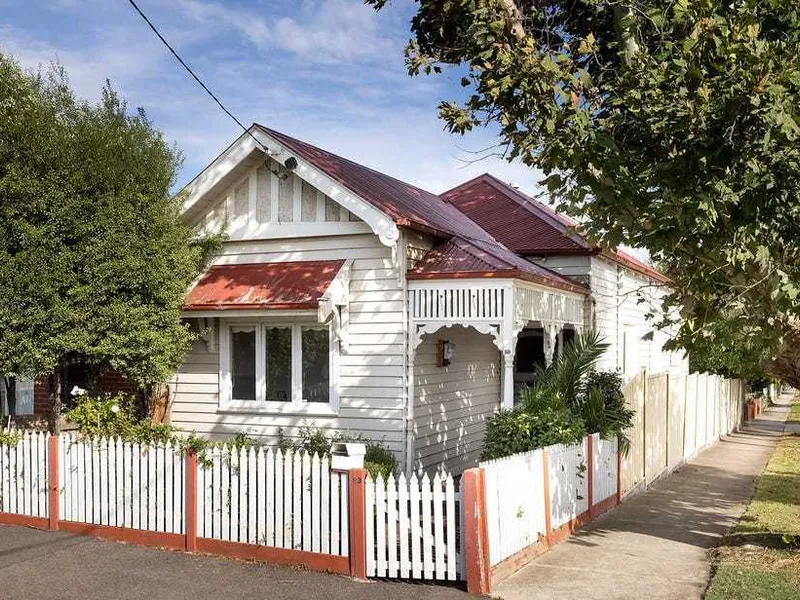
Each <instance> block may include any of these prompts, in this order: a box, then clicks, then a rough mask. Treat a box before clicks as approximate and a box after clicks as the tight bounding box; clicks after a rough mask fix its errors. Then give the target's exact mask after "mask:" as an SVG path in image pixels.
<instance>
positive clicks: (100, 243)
mask: <svg viewBox="0 0 800 600" xmlns="http://www.w3.org/2000/svg"><path fill="white" fill-rule="evenodd" d="M180 161H181V157H180V154H179V153H178V152H177V150H176V149H175V148H173V147H171V146H170V145H169V144H167V143H166V142H165V140H164V139H163V136H162V134H161V132H159V131H158V130H157V129H155V128H154V127H153V125H152V123H151V122H150V121H149V120H148V118H147V116H146V115H145V113H144V112H143V111H142V110H141V109H140V110H139V111H136V112H134V113H133V114H131V113H130V111H129V110H128V107H127V106H126V104H125V103H124V102H123V101H121V100H120V98H119V97H118V96H117V94H116V92H115V91H114V90H113V89H112V87H111V86H110V84H107V85H106V87H105V88H104V89H103V92H102V98H101V99H100V101H99V102H97V103H89V102H85V101H82V100H79V99H77V98H76V97H75V95H74V93H73V92H72V90H71V89H70V87H69V84H68V80H67V77H66V74H65V73H64V71H63V69H61V68H60V67H58V66H53V67H51V68H49V69H47V70H46V71H44V72H40V73H38V74H30V73H25V72H23V71H22V70H21V69H20V68H19V67H18V65H17V64H16V63H15V62H14V61H13V60H12V59H11V58H10V57H8V56H3V55H2V54H0V282H2V284H0V373H3V374H5V375H18V376H26V377H38V376H42V375H45V374H49V373H53V372H54V371H56V370H57V369H58V368H59V367H61V366H64V365H66V364H69V363H71V362H81V363H84V364H86V365H88V366H89V367H90V368H92V369H94V370H95V371H97V372H101V371H102V370H105V369H114V370H116V371H118V372H120V373H122V374H123V375H125V376H126V377H128V378H129V379H130V380H132V381H134V382H135V383H137V384H139V385H146V384H150V383H153V382H158V381H163V380H164V379H165V378H167V377H168V376H169V375H170V374H171V372H172V371H173V370H174V369H175V368H176V366H177V365H178V364H179V363H180V362H181V360H182V359H183V357H184V355H185V352H186V351H187V349H188V348H189V345H190V343H191V341H192V339H193V338H192V333H191V332H190V331H189V329H188V328H187V326H186V325H185V324H183V323H181V321H180V310H181V302H182V299H183V296H184V294H185V291H186V289H187V288H188V286H189V284H190V283H191V282H192V280H193V279H194V278H195V277H196V275H197V274H198V273H199V271H200V270H201V269H202V267H203V264H204V260H205V259H206V257H207V251H208V250H209V248H211V247H212V246H213V245H214V243H215V240H213V239H209V238H205V239H203V240H199V241H198V239H196V236H195V233H194V232H193V231H192V230H191V229H190V228H189V227H188V226H187V225H185V224H184V223H182V222H181V219H180V214H179V211H180V204H181V201H180V199H179V198H174V197H173V196H172V194H171V193H170V188H171V187H172V185H173V184H174V182H175V175H176V169H177V168H178V166H179V164H180Z"/></svg>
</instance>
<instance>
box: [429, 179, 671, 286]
mask: <svg viewBox="0 0 800 600" xmlns="http://www.w3.org/2000/svg"><path fill="white" fill-rule="evenodd" d="M481 183H483V184H486V185H489V186H491V187H492V188H493V189H494V190H496V191H498V192H500V193H501V194H503V196H504V197H505V198H506V199H508V200H509V201H511V202H514V203H515V204H516V205H518V206H520V207H522V208H524V209H526V210H527V211H528V212H529V213H530V214H531V216H532V217H533V218H538V219H539V220H540V221H542V222H543V223H545V224H546V225H549V226H550V227H551V228H552V229H553V230H555V231H557V232H558V233H559V234H561V236H563V238H565V239H566V240H569V241H571V242H573V243H574V244H575V245H576V246H575V247H573V248H567V247H563V245H560V244H559V245H557V246H556V245H551V246H547V245H543V246H542V247H536V246H534V247H529V248H528V247H524V244H522V243H520V242H519V236H517V237H515V238H513V239H512V236H511V235H510V234H509V233H508V231H507V230H505V229H503V230H501V228H500V227H499V226H495V227H493V223H491V222H490V218H489V217H487V218H485V219H483V222H481V219H479V216H480V215H479V214H478V213H477V211H476V210H473V209H472V207H470V206H469V205H468V203H467V202H466V201H465V200H463V195H464V194H466V193H467V191H468V190H469V189H470V188H474V187H475V186H476V185H478V184H481ZM460 196H461V197H462V201H461V202H457V201H456V198H459V197H460ZM442 198H443V199H444V200H445V201H446V202H448V203H450V204H453V205H454V206H456V207H457V208H458V209H459V210H462V211H464V212H465V213H466V214H467V216H469V217H471V218H472V219H473V220H476V221H477V222H478V224H479V225H481V227H483V228H485V229H487V230H488V231H489V233H491V234H492V235H494V236H495V237H497V238H499V241H500V242H501V243H504V244H505V245H507V246H509V244H511V245H510V246H509V247H510V248H511V249H512V250H513V251H514V252H516V253H517V254H520V255H525V254H530V255H536V254H542V255H558V254H564V255H567V254H602V255H603V256H605V257H606V258H608V259H609V260H612V261H614V262H616V263H618V264H621V265H622V266H625V267H627V268H629V269H631V270H633V271H636V272H638V273H641V274H643V275H646V276H648V277H651V278H653V279H655V280H657V281H660V282H662V283H667V282H669V278H668V277H667V276H666V275H664V274H663V273H661V272H659V271H658V270H657V269H656V268H654V267H653V266H651V265H648V264H647V263H645V262H643V261H641V260H639V259H638V258H636V257H634V256H632V255H631V254H629V253H628V252H625V251H624V250H621V249H619V248H616V249H606V248H603V247H601V246H598V245H595V244H592V243H591V242H590V241H589V240H588V239H587V236H586V235H585V234H584V233H581V231H580V229H579V228H580V223H577V222H576V221H574V220H573V219H571V218H569V217H568V216H566V215H563V214H561V213H559V212H558V211H556V210H555V209H553V208H552V207H551V206H549V205H547V204H545V203H544V202H542V201H540V200H538V199H536V198H533V197H531V196H528V195H527V194H525V193H523V192H521V191H520V190H517V189H515V188H514V187H512V186H511V185H509V184H507V183H505V182H503V181H502V180H500V179H499V178H497V177H496V176H494V175H492V174H491V173H483V174H482V175H478V176H477V177H473V178H472V179H470V180H468V181H465V182H464V183H462V184H459V185H457V186H456V187H454V188H452V189H450V190H447V191H446V192H443V193H442ZM470 213H472V214H470ZM550 237H551V238H552V234H551V235H550ZM503 238H505V239H503ZM541 239H546V238H545V236H540V240H541ZM549 241H550V242H552V239H550V240H549ZM513 242H516V243H513Z"/></svg>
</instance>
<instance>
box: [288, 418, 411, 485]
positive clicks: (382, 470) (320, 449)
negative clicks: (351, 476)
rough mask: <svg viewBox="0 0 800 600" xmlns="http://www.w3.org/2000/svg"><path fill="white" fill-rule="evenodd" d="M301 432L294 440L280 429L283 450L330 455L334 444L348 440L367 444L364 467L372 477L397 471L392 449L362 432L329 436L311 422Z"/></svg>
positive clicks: (383, 475)
mask: <svg viewBox="0 0 800 600" xmlns="http://www.w3.org/2000/svg"><path fill="white" fill-rule="evenodd" d="M299 434H300V436H299V437H300V439H299V440H298V441H296V442H293V441H292V440H290V439H289V438H287V437H286V434H285V433H284V431H283V428H281V429H279V430H278V448H279V449H280V450H281V451H282V452H299V451H304V452H308V453H309V454H319V455H320V456H323V455H327V456H330V454H331V448H332V446H333V444H339V443H341V444H344V443H348V442H349V443H357V444H364V445H365V446H366V454H365V455H364V468H365V469H366V470H367V472H368V473H369V474H370V477H372V478H373V479H375V478H376V477H377V476H378V475H381V477H383V479H384V480H385V479H386V478H387V477H389V475H390V474H394V473H395V472H397V458H396V457H395V455H394V454H393V453H392V451H391V450H389V448H387V447H386V446H384V445H383V444H381V443H379V442H374V441H372V440H371V439H369V438H367V437H365V436H364V435H362V434H360V433H358V434H345V433H340V432H337V433H334V434H333V435H332V436H331V437H328V434H326V433H325V430H324V429H320V428H318V427H316V426H314V424H313V423H311V424H304V425H303V426H302V427H301V428H300V431H299Z"/></svg>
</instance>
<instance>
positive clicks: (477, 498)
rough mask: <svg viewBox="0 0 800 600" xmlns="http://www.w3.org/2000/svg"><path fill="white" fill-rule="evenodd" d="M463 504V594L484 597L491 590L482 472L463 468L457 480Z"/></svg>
mask: <svg viewBox="0 0 800 600" xmlns="http://www.w3.org/2000/svg"><path fill="white" fill-rule="evenodd" d="M461 490H462V501H463V502H464V541H463V544H464V556H465V559H466V560H465V563H466V576H467V591H468V592H469V593H470V594H483V595H486V594H488V593H489V592H490V591H491V573H490V570H489V569H490V566H491V565H490V564H489V531H488V526H487V522H486V481H485V479H484V472H483V469H467V470H466V471H464V474H463V475H462V477H461Z"/></svg>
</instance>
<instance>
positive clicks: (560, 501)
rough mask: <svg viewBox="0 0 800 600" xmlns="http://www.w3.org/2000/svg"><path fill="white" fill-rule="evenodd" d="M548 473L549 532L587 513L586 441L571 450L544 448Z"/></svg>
mask: <svg viewBox="0 0 800 600" xmlns="http://www.w3.org/2000/svg"><path fill="white" fill-rule="evenodd" d="M547 454H548V458H549V463H550V464H549V466H550V468H549V472H550V512H551V515H550V523H551V526H552V527H553V529H555V528H557V527H561V526H562V525H564V524H565V523H568V522H570V521H571V520H572V519H574V518H576V517H577V516H578V515H581V514H583V513H585V512H586V511H587V510H589V488H588V477H587V469H588V465H587V456H588V454H587V452H586V438H584V439H583V440H582V441H581V443H579V444H575V445H573V446H566V445H564V444H556V445H554V446H548V447H547Z"/></svg>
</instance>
